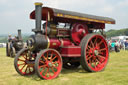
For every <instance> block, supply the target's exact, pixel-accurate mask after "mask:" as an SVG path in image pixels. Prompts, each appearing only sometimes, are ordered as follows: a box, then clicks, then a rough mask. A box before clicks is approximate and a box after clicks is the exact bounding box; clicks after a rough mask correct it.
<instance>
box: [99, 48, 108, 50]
mask: <svg viewBox="0 0 128 85" xmlns="http://www.w3.org/2000/svg"><path fill="white" fill-rule="evenodd" d="M106 49H107V48H102V49H99V50H98V51H104V50H106Z"/></svg>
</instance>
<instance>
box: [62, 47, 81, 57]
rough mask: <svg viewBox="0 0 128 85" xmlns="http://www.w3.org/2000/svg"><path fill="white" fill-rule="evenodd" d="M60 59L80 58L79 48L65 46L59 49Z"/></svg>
mask: <svg viewBox="0 0 128 85" xmlns="http://www.w3.org/2000/svg"><path fill="white" fill-rule="evenodd" d="M60 53H61V56H62V57H80V56H81V47H80V46H67V47H62V48H61V52H60Z"/></svg>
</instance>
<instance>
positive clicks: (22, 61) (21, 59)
mask: <svg viewBox="0 0 128 85" xmlns="http://www.w3.org/2000/svg"><path fill="white" fill-rule="evenodd" d="M29 52H30V51H29V50H28V49H27V48H23V49H22V50H21V51H19V52H18V54H17V55H16V57H15V60H14V66H15V69H16V71H17V72H18V73H19V74H20V75H31V74H34V73H35V69H34V61H35V56H34V55H31V57H30V54H29Z"/></svg>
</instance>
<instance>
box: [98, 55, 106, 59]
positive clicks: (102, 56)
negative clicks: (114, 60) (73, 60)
mask: <svg viewBox="0 0 128 85" xmlns="http://www.w3.org/2000/svg"><path fill="white" fill-rule="evenodd" d="M97 57H100V58H103V59H105V57H104V56H101V55H97Z"/></svg>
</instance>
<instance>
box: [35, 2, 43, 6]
mask: <svg viewBox="0 0 128 85" xmlns="http://www.w3.org/2000/svg"><path fill="white" fill-rule="evenodd" d="M35 5H36V6H37V5H43V3H40V2H36V3H35Z"/></svg>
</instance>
